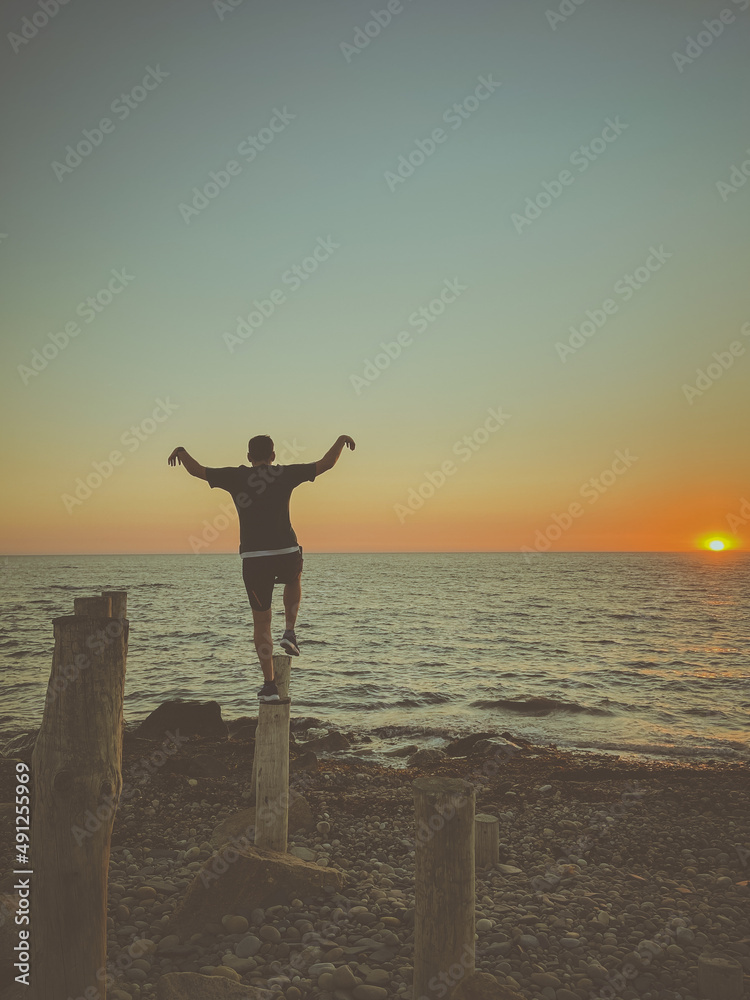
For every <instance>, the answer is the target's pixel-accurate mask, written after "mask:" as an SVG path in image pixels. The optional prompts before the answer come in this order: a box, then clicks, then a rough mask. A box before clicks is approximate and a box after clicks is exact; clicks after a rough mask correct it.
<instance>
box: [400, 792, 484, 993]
mask: <svg viewBox="0 0 750 1000" xmlns="http://www.w3.org/2000/svg"><path fill="white" fill-rule="evenodd" d="M413 789H414V820H415V829H416V855H415V859H414V860H415V872H414V892H415V912H414V980H413V982H414V992H413V996H414V998H415V1000H420V998H422V997H432V996H434V995H435V994H434V989H433V988H434V985H435V982H439V983H440V984H441V985H446V986H447V988H448V993H447V995H448V996H449V995H450V991H451V989H452V988H453V986H454V985H455V984H456V983H458V982H459V981H460V980H461V979H463V978H464V976H468V975H470V974H471V973H472V972H474V956H475V948H474V902H475V892H474V877H475V875H474V799H475V795H474V787H473V785H471V784H470V783H469V782H468V781H463V780H462V779H461V778H441V777H423V778H417V779H416V780H415V781H414V782H413ZM441 974H442V976H441ZM435 977H438V978H437V979H436V978H435ZM431 981H432V986H431V985H430V982H431Z"/></svg>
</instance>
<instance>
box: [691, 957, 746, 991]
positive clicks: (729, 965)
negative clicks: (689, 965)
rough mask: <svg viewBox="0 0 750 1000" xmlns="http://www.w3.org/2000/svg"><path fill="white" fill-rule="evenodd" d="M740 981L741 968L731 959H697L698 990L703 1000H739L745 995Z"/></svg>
mask: <svg viewBox="0 0 750 1000" xmlns="http://www.w3.org/2000/svg"><path fill="white" fill-rule="evenodd" d="M742 979H743V975H742V966H741V965H740V963H739V962H737V961H735V960H734V959H733V958H719V957H717V956H715V955H701V956H700V957H699V958H698V988H699V990H700V995H701V996H702V997H704V998H705V1000H741V997H743V996H744V995H745V994H744V987H743V985H742Z"/></svg>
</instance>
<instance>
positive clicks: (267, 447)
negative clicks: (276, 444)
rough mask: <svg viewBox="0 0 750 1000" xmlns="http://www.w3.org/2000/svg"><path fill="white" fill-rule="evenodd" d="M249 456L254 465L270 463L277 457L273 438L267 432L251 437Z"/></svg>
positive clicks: (248, 449)
mask: <svg viewBox="0 0 750 1000" xmlns="http://www.w3.org/2000/svg"><path fill="white" fill-rule="evenodd" d="M247 457H248V458H249V459H250V461H251V462H252V463H253V465H255V464H256V463H258V464H266V463H268V464H269V465H270V464H271V463H272V462H273V460H274V458H275V457H276V453H275V452H274V450H273V441H272V440H271V438H270V437H269V436H268V435H267V434H258V435H257V436H256V437H254V438H250V440H249V441H248V443H247Z"/></svg>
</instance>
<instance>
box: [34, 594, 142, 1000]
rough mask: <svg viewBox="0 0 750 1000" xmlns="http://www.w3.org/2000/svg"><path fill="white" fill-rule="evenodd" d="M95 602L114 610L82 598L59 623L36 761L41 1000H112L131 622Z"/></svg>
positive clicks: (37, 995) (37, 982)
mask: <svg viewBox="0 0 750 1000" xmlns="http://www.w3.org/2000/svg"><path fill="white" fill-rule="evenodd" d="M95 601H99V602H100V605H99V606H102V603H104V604H105V605H106V607H107V608H109V603H110V598H76V599H75V610H76V614H74V615H67V616H65V617H62V618H55V619H54V621H53V626H54V635H55V648H54V653H53V656H52V672H51V674H50V680H49V685H48V688H47V700H46V703H45V708H44V715H43V717H42V725H41V729H40V730H39V735H38V737H37V740H36V744H35V746H34V752H33V755H32V762H31V777H32V782H33V798H32V807H31V831H30V838H31V858H32V868H33V875H32V876H31V887H32V900H33V907H32V924H31V945H32V972H31V991H30V995H31V997H32V1000H60V997H82V996H88V995H89V993H90V994H91V995H93V992H92V991H94V990H98V994H97V995H98V996H104V984H103V982H102V981H101V978H100V975H101V970H102V969H103V968H105V967H106V964H107V873H108V868H109V851H110V838H111V835H112V826H113V823H114V816H115V811H116V809H117V803H118V800H119V796H120V792H121V790H122V706H123V694H124V687H125V666H126V658H127V640H128V621H127V619H119V618H112V617H110V616H109V615H107V616H103V617H97V616H93V615H91V614H90V613H89V610H90V609H91V608H93V607H95V605H92V604H91V603H90V602H95ZM84 602H89V603H84ZM97 973H99V974H100V975H99V976H98V975H97ZM87 991H88V992H87Z"/></svg>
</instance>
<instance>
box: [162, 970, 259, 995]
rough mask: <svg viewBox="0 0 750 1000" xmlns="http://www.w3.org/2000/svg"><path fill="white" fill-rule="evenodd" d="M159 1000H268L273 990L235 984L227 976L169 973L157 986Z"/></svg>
mask: <svg viewBox="0 0 750 1000" xmlns="http://www.w3.org/2000/svg"><path fill="white" fill-rule="evenodd" d="M156 995H157V997H158V1000H267V998H270V997H272V996H273V993H272V992H271V990H262V989H258V987H256V986H245V985H244V984H243V983H233V982H232V981H231V980H230V979H227V978H226V977H225V976H202V975H201V974H200V973H199V972H168V973H167V975H166V976H161V977H160V978H159V981H158V983H157V986H156Z"/></svg>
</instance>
